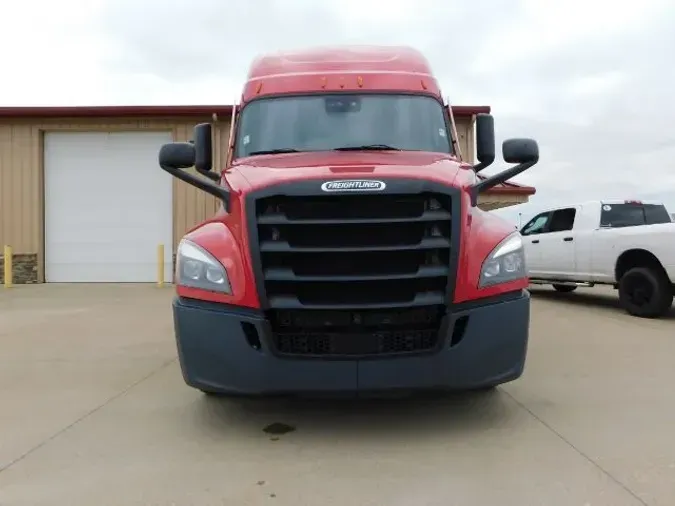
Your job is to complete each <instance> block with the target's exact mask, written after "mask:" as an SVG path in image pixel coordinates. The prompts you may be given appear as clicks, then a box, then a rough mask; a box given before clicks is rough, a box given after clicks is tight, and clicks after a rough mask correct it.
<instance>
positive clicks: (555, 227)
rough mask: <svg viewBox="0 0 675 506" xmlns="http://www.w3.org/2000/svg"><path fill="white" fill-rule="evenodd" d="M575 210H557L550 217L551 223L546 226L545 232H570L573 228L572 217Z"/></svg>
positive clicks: (571, 208)
mask: <svg viewBox="0 0 675 506" xmlns="http://www.w3.org/2000/svg"><path fill="white" fill-rule="evenodd" d="M576 214H577V210H576V209H575V208H574V207H570V208H567V209H557V210H555V211H553V214H552V215H551V222H550V224H549V226H548V230H546V231H547V232H565V231H567V230H572V227H573V226H574V217H575V216H576Z"/></svg>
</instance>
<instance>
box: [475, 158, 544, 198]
mask: <svg viewBox="0 0 675 506" xmlns="http://www.w3.org/2000/svg"><path fill="white" fill-rule="evenodd" d="M538 160H539V158H538V157H537V158H536V159H534V160H530V161H527V162H523V163H519V164H518V165H516V166H514V167H511V168H509V169H506V170H503V171H502V172H499V173H497V174H495V175H494V176H490V177H488V178H486V179H483V180H482V181H480V182H478V183H476V184H474V185H472V186H470V187H469V196H470V197H471V206H472V207H476V206H477V205H478V195H480V194H481V193H483V192H485V191H487V190H489V189H490V188H493V187H495V186H497V185H498V184H501V183H504V182H506V181H508V180H509V179H511V178H512V177H514V176H517V175H518V174H520V173H521V172H524V171H526V170H527V169H529V168H530V167H532V166H533V165H535V164H536V163H537V161H538Z"/></svg>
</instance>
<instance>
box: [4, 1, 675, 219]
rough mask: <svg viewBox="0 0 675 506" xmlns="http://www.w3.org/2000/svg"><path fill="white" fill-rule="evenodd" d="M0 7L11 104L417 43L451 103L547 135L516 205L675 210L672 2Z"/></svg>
mask: <svg viewBox="0 0 675 506" xmlns="http://www.w3.org/2000/svg"><path fill="white" fill-rule="evenodd" d="M1 16H2V19H3V23H2V25H3V26H2V30H0V43H1V44H2V47H3V67H2V68H3V70H4V72H2V74H3V79H0V105H90V104H95V105H98V104H101V105H104V104H114V105H123V104H222V103H232V102H233V101H234V100H235V99H236V97H237V96H238V94H239V93H240V87H241V85H242V81H243V78H244V76H245V73H246V70H247V66H248V64H249V62H250V60H251V59H252V58H253V57H254V56H255V55H256V54H258V53H261V52H265V51H271V50H276V49H295V48H302V47H306V46H312V45H326V44H342V43H374V44H405V45H412V46H415V47H416V48H418V49H419V50H421V51H423V52H424V53H425V54H426V55H427V57H428V58H429V60H430V62H431V64H432V66H433V68H434V70H435V72H436V74H437V76H438V78H439V80H440V84H441V87H442V90H443V93H444V94H446V95H448V96H449V97H450V100H451V102H452V103H454V104H462V105H491V106H492V107H493V113H494V115H495V121H496V129H497V137H498V141H500V142H501V140H502V139H504V138H506V137H509V136H528V137H534V138H536V139H537V140H538V141H539V143H540V149H541V158H540V160H541V161H540V162H539V164H538V165H536V166H535V167H534V168H533V169H531V170H530V171H528V172H526V173H525V174H523V175H521V176H520V177H518V178H517V179H516V180H517V181H520V182H523V183H526V184H531V185H534V186H536V187H537V195H536V196H535V197H533V198H532V199H531V204H528V205H526V206H518V207H516V208H511V209H509V210H505V211H504V215H505V216H507V217H509V218H510V219H513V220H517V219H518V213H519V212H522V213H523V218H526V217H529V216H531V215H532V214H533V213H534V212H536V210H537V209H538V208H540V207H541V206H544V205H549V204H551V203H554V204H556V205H557V204H564V203H569V202H572V201H579V200H585V199H600V198H624V197H626V198H652V199H657V200H663V201H664V202H666V204H667V205H668V207H669V209H670V211H671V212H675V128H673V126H672V124H673V119H672V118H674V117H675V65H673V61H674V60H673V58H674V56H673V55H674V54H675V29H674V28H673V27H674V26H675V2H673V1H672V0H640V1H639V2H630V3H629V2H623V3H622V2H617V1H609V0H607V1H604V0H583V1H581V0H566V1H565V2H559V1H553V0H522V1H517V0H511V1H509V0H483V1H481V2H479V1H470V0H462V1H453V0H367V1H366V0H340V1H339V2H328V1H317V0H313V1H310V0H247V1H240V0H33V1H31V0H23V1H21V2H16V1H12V2H5V3H3V7H2V15H1ZM500 167H503V164H500V163H499V162H496V163H495V164H494V165H493V166H492V167H491V168H490V169H488V170H486V173H488V172H494V171H495V170H497V169H499V168H500Z"/></svg>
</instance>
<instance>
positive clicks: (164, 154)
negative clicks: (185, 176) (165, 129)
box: [159, 142, 195, 169]
mask: <svg viewBox="0 0 675 506" xmlns="http://www.w3.org/2000/svg"><path fill="white" fill-rule="evenodd" d="M194 164H195V147H194V146H193V145H192V144H190V143H189V142H171V143H169V144H164V146H162V148H161V149H160V150H159V165H160V166H163V165H166V166H171V167H175V168H176V169H189V168H190V167H192V166H193V165H194Z"/></svg>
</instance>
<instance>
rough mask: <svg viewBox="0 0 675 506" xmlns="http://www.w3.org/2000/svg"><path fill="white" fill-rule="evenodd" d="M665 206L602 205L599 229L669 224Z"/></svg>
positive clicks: (636, 204)
mask: <svg viewBox="0 0 675 506" xmlns="http://www.w3.org/2000/svg"><path fill="white" fill-rule="evenodd" d="M670 221H671V220H670V216H669V214H668V211H667V210H666V208H665V206H663V205H656V204H638V203H635V204H632V203H628V204H604V205H603V206H602V213H601V215H600V226H601V227H612V228H617V227H636V226H639V225H656V224H658V223H670Z"/></svg>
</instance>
